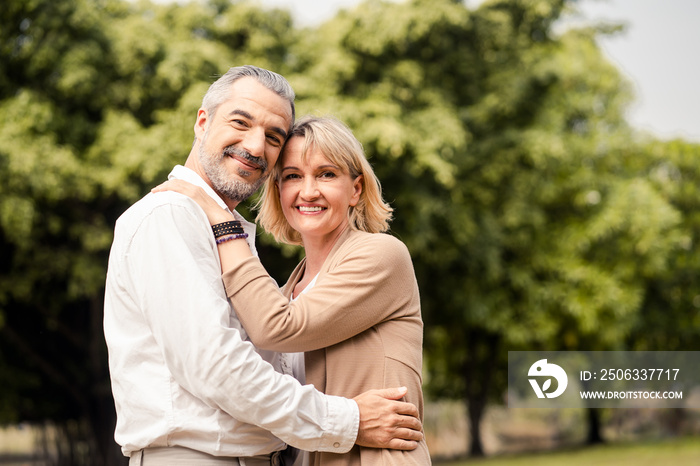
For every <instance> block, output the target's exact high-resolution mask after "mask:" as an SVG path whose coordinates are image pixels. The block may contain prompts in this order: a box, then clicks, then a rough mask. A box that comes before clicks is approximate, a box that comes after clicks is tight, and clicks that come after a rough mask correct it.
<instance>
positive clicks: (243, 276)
mask: <svg viewBox="0 0 700 466" xmlns="http://www.w3.org/2000/svg"><path fill="white" fill-rule="evenodd" d="M327 260H332V261H333V263H332V264H331V267H330V270H328V271H327V272H326V273H324V275H323V276H322V277H321V278H320V279H319V281H318V282H317V283H316V285H315V286H314V287H313V288H312V289H311V290H309V292H308V293H303V294H301V295H299V297H298V298H297V299H296V300H295V301H292V302H289V300H288V299H287V298H286V297H284V296H281V295H280V294H279V293H271V292H270V290H271V289H272V286H274V284H273V283H272V280H270V279H269V278H268V275H267V273H266V272H265V269H264V268H263V267H262V266H261V265H260V263H259V261H256V260H246V261H244V262H243V263H242V264H241V265H240V266H239V267H237V268H236V269H232V270H229V271H228V272H226V273H225V274H224V277H223V278H224V285H225V286H226V294H227V295H228V296H229V298H230V299H231V302H232V304H233V306H234V308H235V309H236V313H237V315H238V317H239V319H240V321H241V323H242V324H243V326H244V328H245V329H246V331H247V332H248V335H249V336H250V338H251V340H252V341H253V343H255V345H256V346H259V347H261V348H265V349H270V350H276V351H311V350H315V349H319V348H324V347H328V346H331V345H334V344H336V343H339V342H341V341H344V340H347V339H348V338H351V337H353V336H355V335H357V334H359V333H361V332H363V331H365V330H367V329H369V328H371V327H372V326H374V325H377V324H379V323H381V322H383V321H386V320H390V319H393V318H397V317H408V318H411V319H415V320H416V323H417V324H418V323H419V322H418V321H419V320H420V299H419V296H418V286H417V283H416V279H415V275H414V273H413V265H412V263H411V259H410V256H409V254H408V250H407V249H406V247H405V246H404V245H403V244H402V243H401V242H400V241H398V240H397V239H395V238H393V237H391V236H389V235H384V234H376V235H363V236H362V237H361V238H359V240H352V238H351V239H349V240H348V241H347V242H346V243H344V244H343V245H342V246H341V249H340V250H339V251H338V253H336V254H335V256H333V257H329V259H327Z"/></svg>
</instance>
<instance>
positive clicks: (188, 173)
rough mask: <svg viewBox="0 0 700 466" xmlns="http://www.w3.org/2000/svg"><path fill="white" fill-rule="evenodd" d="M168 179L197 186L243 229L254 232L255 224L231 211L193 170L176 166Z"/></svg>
mask: <svg viewBox="0 0 700 466" xmlns="http://www.w3.org/2000/svg"><path fill="white" fill-rule="evenodd" d="M168 179H169V180H170V179H178V180H184V181H188V182H190V183H192V184H194V185H197V186H199V187H200V188H202V189H204V192H206V193H207V194H208V195H209V197H211V198H212V199H214V200H215V201H216V203H217V204H219V205H220V206H221V208H223V209H226V211H227V212H231V213H232V214H233V216H234V217H235V218H236V220H239V221H240V222H241V223H243V224H244V228H245V227H248V228H250V227H252V228H253V229H252V231H253V232H255V224H254V223H251V222H249V221H248V220H246V219H245V218H244V217H243V216H242V215H241V214H239V213H238V212H236V211H235V210H233V211H232V210H231V209H229V208H228V206H227V205H226V203H225V202H224V201H223V199H221V197H219V195H218V194H216V192H215V191H214V190H213V189H211V186H209V185H208V184H207V182H206V181H204V179H203V178H202V177H201V176H199V175H198V174H197V172H195V171H194V170H192V169H190V168H187V167H185V166H183V165H176V166H175V167H174V168H173V170H172V171H171V172H170V174H169V175H168ZM248 228H245V229H246V230H248ZM253 234H254V233H253Z"/></svg>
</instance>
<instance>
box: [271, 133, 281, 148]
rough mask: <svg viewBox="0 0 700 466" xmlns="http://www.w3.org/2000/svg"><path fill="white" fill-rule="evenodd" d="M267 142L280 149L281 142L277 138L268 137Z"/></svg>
mask: <svg viewBox="0 0 700 466" xmlns="http://www.w3.org/2000/svg"><path fill="white" fill-rule="evenodd" d="M267 140H268V141H270V144H272V145H273V146H275V147H280V146H281V145H282V140H281V139H280V138H279V137H278V136H268V137H267Z"/></svg>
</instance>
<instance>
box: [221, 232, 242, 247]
mask: <svg viewBox="0 0 700 466" xmlns="http://www.w3.org/2000/svg"><path fill="white" fill-rule="evenodd" d="M247 237H248V233H237V234H235V235H228V236H223V237H221V238H217V239H216V244H221V243H225V242H226V241H231V240H232V239H245V238H247Z"/></svg>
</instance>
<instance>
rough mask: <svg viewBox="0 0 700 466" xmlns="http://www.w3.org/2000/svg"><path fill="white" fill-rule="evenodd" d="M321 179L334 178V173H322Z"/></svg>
mask: <svg viewBox="0 0 700 466" xmlns="http://www.w3.org/2000/svg"><path fill="white" fill-rule="evenodd" d="M321 178H335V173H333V172H323V173H321Z"/></svg>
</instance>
